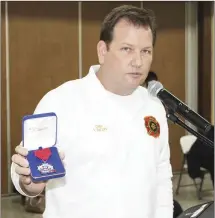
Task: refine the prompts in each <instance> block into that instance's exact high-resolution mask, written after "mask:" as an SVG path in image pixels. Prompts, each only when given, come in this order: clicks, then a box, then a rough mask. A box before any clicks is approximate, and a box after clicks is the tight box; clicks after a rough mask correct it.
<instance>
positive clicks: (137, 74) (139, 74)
mask: <svg viewBox="0 0 215 218" xmlns="http://www.w3.org/2000/svg"><path fill="white" fill-rule="evenodd" d="M129 74H131V75H135V76H141V75H142V73H139V72H132V73H129Z"/></svg>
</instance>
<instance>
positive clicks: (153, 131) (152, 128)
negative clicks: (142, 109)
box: [144, 116, 160, 138]
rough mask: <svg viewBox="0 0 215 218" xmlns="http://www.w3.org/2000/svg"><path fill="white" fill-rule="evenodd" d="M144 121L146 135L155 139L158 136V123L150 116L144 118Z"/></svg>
mask: <svg viewBox="0 0 215 218" xmlns="http://www.w3.org/2000/svg"><path fill="white" fill-rule="evenodd" d="M144 120H145V127H146V129H147V133H148V134H149V135H151V136H153V137H155V138H157V137H158V136H159V135H160V125H159V123H158V121H157V120H156V119H155V118H154V117H152V116H147V117H144Z"/></svg>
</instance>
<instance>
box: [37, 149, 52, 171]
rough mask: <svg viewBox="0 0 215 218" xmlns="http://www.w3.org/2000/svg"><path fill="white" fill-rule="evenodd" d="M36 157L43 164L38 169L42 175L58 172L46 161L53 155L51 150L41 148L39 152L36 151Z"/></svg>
mask: <svg viewBox="0 0 215 218" xmlns="http://www.w3.org/2000/svg"><path fill="white" fill-rule="evenodd" d="M34 155H35V156H36V157H37V158H38V159H40V160H41V161H42V162H43V163H42V164H41V165H39V166H38V167H37V169H38V170H39V171H40V173H41V174H48V173H53V172H56V170H55V169H54V167H53V166H52V165H51V164H48V163H46V161H47V160H48V159H49V158H50V156H51V155H52V153H51V150H50V148H44V149H42V148H39V150H36V151H34Z"/></svg>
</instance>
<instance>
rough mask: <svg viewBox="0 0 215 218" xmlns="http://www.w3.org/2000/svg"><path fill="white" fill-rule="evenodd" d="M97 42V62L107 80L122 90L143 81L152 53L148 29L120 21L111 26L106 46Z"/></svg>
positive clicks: (151, 38) (150, 33) (149, 30)
mask: <svg viewBox="0 0 215 218" xmlns="http://www.w3.org/2000/svg"><path fill="white" fill-rule="evenodd" d="M99 43H100V44H99ZM99 43H98V55H99V62H100V64H101V66H102V68H103V70H104V72H105V74H107V75H106V77H107V78H108V80H109V83H111V84H113V85H115V86H118V87H121V88H122V89H123V90H134V89H136V88H137V87H138V86H139V85H140V84H141V83H143V82H144V81H145V79H146V77H147V75H148V72H149V70H150V67H151V63H152V54H153V36H152V32H151V29H150V28H146V27H141V26H134V25H132V24H130V23H128V22H127V21H126V20H121V21H119V22H118V23H117V24H116V26H115V28H114V32H113V40H112V42H111V43H110V45H109V49H107V47H106V45H105V43H104V42H103V41H100V42H99ZM99 45H100V47H99ZM99 48H100V49H99Z"/></svg>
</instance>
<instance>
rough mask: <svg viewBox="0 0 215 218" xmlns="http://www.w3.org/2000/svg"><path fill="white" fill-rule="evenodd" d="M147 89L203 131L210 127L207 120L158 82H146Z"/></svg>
mask: <svg viewBox="0 0 215 218" xmlns="http://www.w3.org/2000/svg"><path fill="white" fill-rule="evenodd" d="M148 91H149V93H150V94H151V95H152V96H154V97H158V98H159V99H160V100H161V102H162V103H163V104H164V105H165V106H167V107H168V108H170V109H171V110H173V112H174V113H175V112H176V113H178V114H179V115H181V116H182V117H184V118H185V119H186V120H187V121H189V122H190V123H192V124H193V125H195V126H196V127H198V128H200V129H202V130H203V131H204V132H208V131H209V130H210V129H211V127H212V125H211V124H210V123H209V122H208V121H207V120H205V119H204V118H203V117H201V116H200V115H199V114H197V113H196V112H194V111H193V110H191V109H190V108H189V107H188V106H187V105H186V104H184V103H183V102H182V101H180V100H179V99H178V98H177V97H175V96H174V95H172V94H171V93H170V92H169V91H167V90H166V89H164V87H163V85H162V84H161V83H160V82H157V81H154V80H153V81H150V82H149V84H148Z"/></svg>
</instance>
